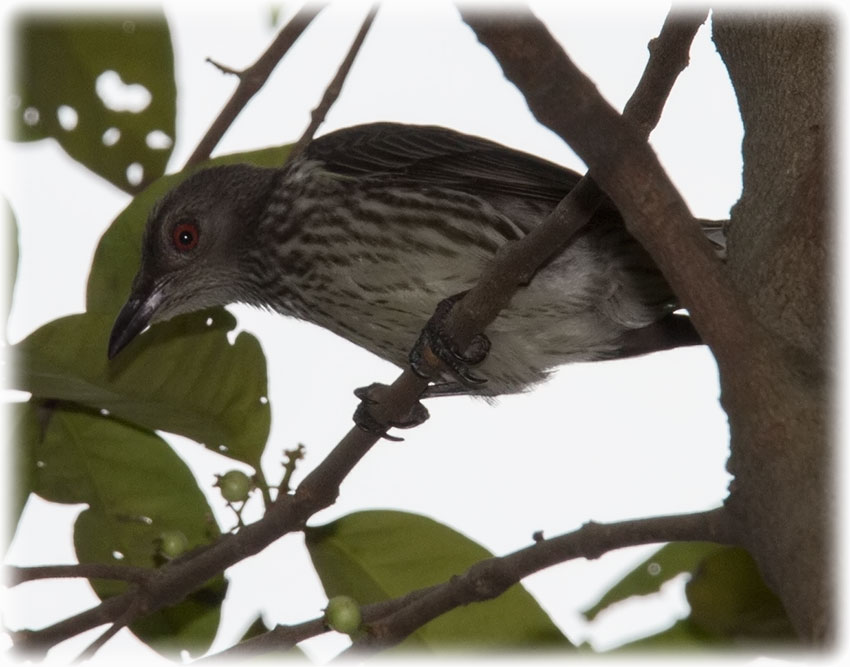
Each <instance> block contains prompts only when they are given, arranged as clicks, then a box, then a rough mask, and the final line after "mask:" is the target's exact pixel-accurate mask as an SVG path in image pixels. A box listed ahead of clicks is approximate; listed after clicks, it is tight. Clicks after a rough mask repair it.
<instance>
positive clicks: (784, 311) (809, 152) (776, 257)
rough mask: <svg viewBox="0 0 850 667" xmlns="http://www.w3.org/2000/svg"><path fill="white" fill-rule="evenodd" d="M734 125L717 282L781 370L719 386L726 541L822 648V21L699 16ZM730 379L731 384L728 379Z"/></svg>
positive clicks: (828, 613) (828, 620) (826, 142)
mask: <svg viewBox="0 0 850 667" xmlns="http://www.w3.org/2000/svg"><path fill="white" fill-rule="evenodd" d="M713 28H714V41H715V43H716V45H717V48H718V51H719V52H720V54H721V56H722V58H723V60H724V61H725V63H726V66H727V68H728V70H729V75H730V78H731V80H732V84H733V86H734V88H735V91H736V93H737V96H738V103H739V105H740V109H741V115H742V118H743V124H744V131H745V135H744V142H743V147H742V149H743V157H744V173H743V185H744V187H743V193H742V196H741V199H740V201H739V202H738V203H737V204H736V206H735V208H734V210H733V212H732V219H731V224H730V230H729V234H728V242H729V250H728V269H727V270H728V271H729V274H730V276H731V277H732V278H733V280H734V281H735V282H736V283H737V285H738V287H739V288H740V290H741V293H742V294H744V295H745V296H746V298H747V300H748V302H749V306H750V307H751V309H752V311H753V313H754V314H755V316H756V318H757V319H758V320H759V323H760V324H761V326H762V327H763V328H764V329H766V330H767V331H768V332H769V334H770V337H771V338H772V340H774V341H775V343H776V349H777V350H778V351H779V358H780V359H782V360H783V363H782V364H779V365H778V366H775V367H772V368H771V367H769V366H768V367H765V365H762V364H759V363H754V364H753V365H752V368H746V367H744V368H739V369H735V370H734V374H736V375H750V377H749V378H748V381H746V382H745V385H747V386H748V387H749V388H750V389H751V391H750V392H746V391H741V390H740V388H741V386H742V385H741V384H740V383H738V384H736V386H737V389H733V387H732V384H733V380H732V379H731V378H729V377H728V374H727V377H725V378H723V377H721V385H722V389H723V403H724V407H725V408H726V410H727V412H728V414H729V423H730V429H731V434H732V447H731V456H730V460H729V464H728V468H729V470H730V472H731V473H732V474H733V475H734V476H735V481H734V482H733V484H732V487H731V489H730V495H729V498H728V500H727V508H728V509H729V510H730V511H731V513H732V514H733V516H734V518H735V522H736V524H737V526H736V532H737V533H738V535H739V537H740V539H741V541H742V543H743V544H744V546H746V547H747V548H748V549H749V550H750V552H751V553H752V554H753V556H754V557H755V559H756V561H757V562H758V563H759V566H760V568H761V571H762V574H763V575H764V577H765V579H766V580H767V582H768V583H769V585H770V586H771V587H773V588H774V590H775V591H776V592H777V594H778V595H779V596H780V598H781V599H782V601H783V603H784V605H785V607H786V610H787V612H788V614H789V616H790V618H791V620H792V622H793V623H794V625H795V627H796V629H797V631H798V632H799V633H800V635H801V637H803V638H804V639H805V640H807V641H809V642H812V643H815V644H825V643H827V642H828V641H829V640H831V639H832V638H833V637H834V631H835V629H834V613H833V590H834V579H833V576H832V574H833V572H832V567H831V565H832V559H831V547H832V533H831V530H830V529H831V523H832V518H833V517H834V516H835V507H834V487H833V479H832V474H831V471H832V457H831V451H830V442H829V440H830V435H831V433H830V423H829V418H830V412H831V409H830V408H831V403H830V401H831V392H832V386H831V384H832V382H831V380H832V378H831V362H832V359H831V342H832V340H831V339H832V335H831V329H830V326H831V321H832V303H831V290H830V288H829V283H830V281H831V276H832V271H831V267H832V262H831V256H830V255H831V253H830V252H829V251H828V244H829V242H830V236H829V235H830V229H829V225H830V223H831V222H832V221H831V217H832V211H833V200H832V194H833V193H832V179H831V178H830V176H831V172H832V169H831V167H832V162H831V158H832V155H831V146H832V141H833V137H834V119H833V105H834V102H835V100H834V81H833V69H834V63H835V38H834V29H833V27H832V25H831V24H830V21H829V18H828V17H826V16H816V15H809V16H803V15H800V14H797V15H793V14H787V15H784V16H779V15H776V14H773V15H766V14H756V13H753V14H741V13H737V12H736V13H729V12H723V11H718V12H715V13H714V16H713ZM737 379H738V380H740V377H739V378H737Z"/></svg>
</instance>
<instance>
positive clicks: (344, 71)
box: [286, 3, 378, 163]
mask: <svg viewBox="0 0 850 667" xmlns="http://www.w3.org/2000/svg"><path fill="white" fill-rule="evenodd" d="M377 11H378V3H375V4H374V5H372V8H371V9H370V10H369V13H368V14H367V15H366V18H365V19H363V25H361V26H360V32H358V33H357V36H356V37H355V38H354V41H353V42H352V43H351V47H350V48H349V49H348V53H347V54H346V56H345V60H343V61H342V64H341V65H340V66H339V70H338V71H337V73H336V76H334V78H333V80H332V81H331V82H330V84H328V87H327V88H326V89H325V94H324V95H323V96H322V101H321V102H319V106H317V107H316V108H315V109H313V113H312V114H311V117H310V124H309V125H308V126H307V129H306V130H304V134H302V135H301V138H300V139H298V141H297V142H296V144H295V145H294V146H293V147H292V148H291V149H290V151H289V154H288V155H287V157H286V162H287V163H289V162H292V161H293V160H294V159H295V158H296V157H298V156H299V155H300V154H301V153H302V152H303V151H304V149H305V148H306V147H307V144H309V143H310V142H311V141H312V140H313V135H314V134H316V130H318V129H319V125H321V124H322V123H323V122H324V120H325V116H327V115H328V111H329V110H330V108H331V106H333V103H334V102H336V99H337V98H338V97H339V94H340V92H341V91H342V84H343V83H345V79H346V77H347V76H348V72H349V71H350V70H351V66H352V65H353V64H354V59H355V58H356V57H357V53H358V52H359V51H360V47H361V46H362V44H363V40H364V39H366V33H368V32H369V28H370V27H371V25H372V21H374V20H375V14H376V13H377Z"/></svg>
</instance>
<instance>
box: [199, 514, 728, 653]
mask: <svg viewBox="0 0 850 667" xmlns="http://www.w3.org/2000/svg"><path fill="white" fill-rule="evenodd" d="M728 527H729V524H728V517H727V516H726V512H725V510H723V509H722V508H719V509H715V510H710V511H707V512H697V513H693V514H681V515H674V516H663V517H652V518H648V519H635V520H630V521H620V522H617V523H611V524H600V523H594V522H590V523H587V524H585V525H584V526H582V527H581V528H580V529H578V530H576V531H573V532H571V533H566V534H564V535H559V536H556V537H552V538H548V539H544V540H540V541H538V542H535V543H534V544H532V545H531V546H528V547H525V548H523V549H519V550H517V551H514V552H513V553H510V554H507V555H505V556H494V557H492V558H488V559H485V560H482V561H479V562H478V563H476V564H474V565H473V566H471V567H470V568H469V569H468V570H467V571H466V572H463V573H459V574H458V575H457V576H454V577H452V578H451V579H449V580H448V581H445V582H443V583H441V584H436V585H434V586H429V587H428V588H423V589H420V590H416V591H411V592H410V593H407V594H406V595H404V596H401V597H399V598H395V599H392V600H386V601H383V602H378V603H375V604H370V605H366V606H364V607H363V608H362V610H361V611H362V614H363V622H364V625H365V626H366V627H367V629H368V633H367V635H365V636H364V637H363V639H361V640H357V641H355V644H354V646H353V647H352V648H353V649H354V650H362V649H369V650H373V649H380V648H386V647H389V646H393V645H395V644H397V643H399V642H401V641H403V640H404V639H405V638H406V637H407V636H408V635H410V634H411V633H412V632H415V631H416V630H418V629H419V628H421V627H422V626H423V625H425V624H426V623H427V622H428V621H431V620H433V619H434V618H436V617H438V616H440V615H442V614H444V613H446V612H448V611H451V610H452V609H455V608H456V607H459V606H463V605H467V604H470V603H473V602H483V601H486V600H490V599H493V598H495V597H498V596H499V595H501V594H502V593H504V592H505V591H506V590H507V589H508V588H510V587H511V586H513V585H514V584H516V583H519V582H520V581H522V579H524V578H525V577H527V576H529V575H531V574H533V573H535V572H539V571H540V570H543V569H545V568H547V567H551V566H553V565H557V564H559V563H564V562H566V561H569V560H572V559H575V558H588V559H594V558H598V557H600V556H602V555H603V554H605V553H607V552H609V551H612V550H613V549H621V548H624V547H630V546H637V545H642V544H654V543H664V542H673V541H678V542H681V541H713V542H718V543H729V542H730V540H731V538H732V535H731V534H730V532H729V530H728ZM326 630H327V628H326V627H325V626H324V625H323V623H322V619H320V618H319V619H314V620H312V621H307V622H305V623H299V624H298V625H295V626H279V627H277V628H275V629H273V630H270V631H269V632H267V633H264V634H262V635H260V636H258V637H255V638H252V639H250V640H247V641H245V642H242V643H240V644H237V645H236V646H234V647H232V648H231V649H228V650H227V651H224V652H223V653H222V654H220V655H217V656H211V657H215V658H218V657H223V656H227V657H236V656H245V655H256V654H261V653H267V652H270V651H275V650H282V649H286V648H289V647H291V646H294V645H295V644H296V643H298V642H299V641H303V640H304V639H307V638H309V637H313V636H316V635H317V634H321V633H322V632H325V631H326Z"/></svg>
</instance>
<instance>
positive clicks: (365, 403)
mask: <svg viewBox="0 0 850 667" xmlns="http://www.w3.org/2000/svg"><path fill="white" fill-rule="evenodd" d="M387 389H389V387H388V386H387V385H385V384H381V383H380V382H373V383H372V384H370V385H369V386H368V387H358V388H357V389H355V390H354V395H355V396H356V397H357V398H359V399H360V405H358V406H357V409H356V410H355V411H354V416H353V419H354V423H355V424H356V425H357V426H358V427H360V428H361V429H363V430H364V431H366V432H367V433H372V434H374V435H380V436H381V437H382V438H384V439H386V440H392V441H394V442H400V441H401V440H404V438H399V437H396V436H394V435H388V434H387V431H388V430H389V429H390V428H413V427H414V426H419V424H421V423H423V422H425V421H427V419H428V417H429V415H428V408H426V407H425V406H424V405H422V403H420V402H419V401H417V402H416V403H415V404H414V405H413V407H412V408H410V412H408V413H407V414H406V415H405V416H404V417H402V418H401V419H397V420H387V421H381V420H379V419H377V418H376V417H375V415H373V414H372V410H371V407H372V406H373V405H377V404H379V403H381V402H382V399H383V393H384V392H385V391H386V390H387Z"/></svg>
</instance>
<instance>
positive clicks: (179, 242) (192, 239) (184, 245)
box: [171, 222, 200, 252]
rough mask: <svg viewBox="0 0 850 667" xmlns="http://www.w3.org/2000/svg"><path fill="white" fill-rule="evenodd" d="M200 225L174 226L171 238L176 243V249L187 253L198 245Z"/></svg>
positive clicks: (191, 223)
mask: <svg viewBox="0 0 850 667" xmlns="http://www.w3.org/2000/svg"><path fill="white" fill-rule="evenodd" d="M199 236H200V234H199V233H198V225H196V224H195V223H194V222H181V223H178V224H176V225H175V226H174V231H172V232H171V238H172V239H173V241H174V247H175V248H177V249H178V250H179V251H181V252H187V251H189V250H191V249H192V248H194V247H195V246H196V245H198V237H199Z"/></svg>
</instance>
